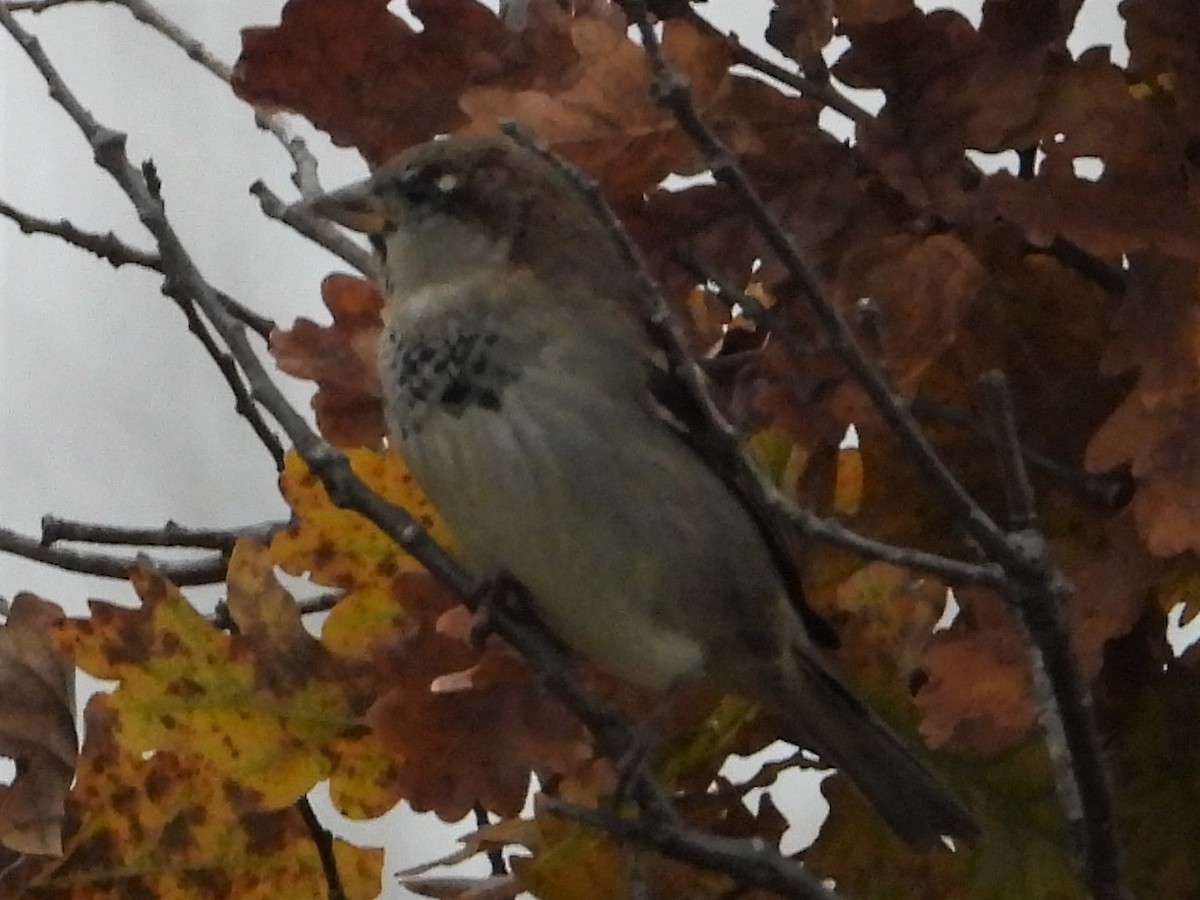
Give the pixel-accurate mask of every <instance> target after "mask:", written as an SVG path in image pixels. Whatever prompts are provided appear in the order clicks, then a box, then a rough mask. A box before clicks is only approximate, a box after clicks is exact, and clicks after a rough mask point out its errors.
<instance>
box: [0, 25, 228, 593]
mask: <svg viewBox="0 0 1200 900" xmlns="http://www.w3.org/2000/svg"><path fill="white" fill-rule="evenodd" d="M2 16H3V12H0V17H2ZM0 552H4V553H11V554H13V555H14V556H20V557H23V558H25V559H31V560H33V561H35V562H40V563H45V564H46V565H50V566H54V567H56V568H59V569H65V570H66V571H68V572H80V573H82V574H84V575H98V576H100V577H101V578H121V579H126V578H128V577H129V570H130V569H132V568H133V567H134V566H136V565H145V564H146V562H147V561H146V559H145V558H144V557H135V556H109V555H107V554H103V553H84V552H82V551H78V550H67V549H64V548H61V547H50V546H47V545H46V544H44V543H43V542H42V541H40V540H39V539H37V538H32V537H27V536H25V535H23V534H19V533H18V532H15V531H11V530H10V529H8V528H0ZM150 564H151V565H153V566H154V568H156V569H158V571H160V572H162V574H163V575H164V576H165V577H167V578H169V579H170V580H171V581H172V582H174V583H175V584H177V585H180V586H194V585H201V584H217V583H219V582H221V581H224V580H225V569H226V566H227V564H228V559H227V558H226V557H225V555H224V554H223V553H219V554H216V555H212V556H205V557H204V558H203V559H198V560H191V561H187V562H174V561H167V560H158V561H151V562H150Z"/></svg>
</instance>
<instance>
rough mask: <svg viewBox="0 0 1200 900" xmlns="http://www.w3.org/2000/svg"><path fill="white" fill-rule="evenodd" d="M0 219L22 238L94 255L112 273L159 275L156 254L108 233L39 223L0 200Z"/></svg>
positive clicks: (62, 221)
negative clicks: (131, 270) (136, 269)
mask: <svg viewBox="0 0 1200 900" xmlns="http://www.w3.org/2000/svg"><path fill="white" fill-rule="evenodd" d="M0 216H4V217H5V218H6V219H11V220H12V221H14V222H16V223H17V227H18V228H20V229H21V232H22V234H48V235H52V236H54V237H57V238H61V239H62V240H64V241H66V242H67V243H68V244H71V245H72V246H74V247H78V248H80V249H81V250H86V251H88V253H94V254H95V255H96V256H98V257H100V258H101V259H103V260H105V261H106V262H108V263H109V265H111V266H112V267H113V268H114V269H117V268H120V267H121V266H126V265H130V266H141V267H143V268H146V269H153V270H154V271H156V272H161V271H162V260H161V259H159V258H158V255H157V254H154V253H148V252H147V251H145V250H139V249H137V248H136V247H131V246H129V245H128V244H126V243H125V242H124V241H122V240H121V239H120V238H119V237H117V236H116V235H115V234H114V233H113V232H111V231H109V232H107V233H106V234H97V233H96V232H92V231H84V230H83V229H82V228H78V227H76V226H75V225H73V224H71V222H69V221H68V220H66V219H59V220H58V221H57V222H53V221H51V220H50V219H42V218H39V217H38V216H33V215H30V214H29V213H24V212H21V211H20V210H19V209H17V208H16V207H13V206H9V205H8V204H7V203H5V202H4V201H3V200H0Z"/></svg>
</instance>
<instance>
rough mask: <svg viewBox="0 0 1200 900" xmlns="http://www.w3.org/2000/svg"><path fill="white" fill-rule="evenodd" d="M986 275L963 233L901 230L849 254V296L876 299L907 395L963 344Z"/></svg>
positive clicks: (890, 366) (891, 365)
mask: <svg viewBox="0 0 1200 900" xmlns="http://www.w3.org/2000/svg"><path fill="white" fill-rule="evenodd" d="M984 279H985V273H984V269H983V266H982V265H981V264H980V262H979V260H978V259H977V258H976V257H975V254H974V253H973V252H972V250H971V248H970V247H968V246H967V245H966V244H965V243H963V242H962V241H961V240H959V239H958V238H956V237H953V236H952V235H934V236H932V237H928V238H913V237H909V236H907V235H897V236H895V237H892V238H888V239H885V240H884V241H882V242H880V243H879V244H874V245H859V246H858V247H856V248H855V249H854V250H853V251H852V252H850V253H848V254H847V255H846V256H845V257H844V260H843V264H842V271H841V273H840V277H839V283H840V284H841V285H842V290H843V291H844V292H845V294H846V296H847V297H848V298H850V297H854V298H857V297H868V298H870V300H871V301H872V302H873V303H874V304H875V307H876V310H877V312H878V315H879V317H880V321H879V332H880V338H881V342H882V345H883V346H882V350H883V352H884V360H883V361H884V364H885V365H886V367H887V370H888V374H889V375H890V376H891V377H892V378H893V379H894V380H895V382H896V387H897V388H898V389H899V390H900V391H901V393H903V394H905V395H907V396H914V395H915V394H916V393H917V390H918V388H919V386H920V383H921V379H922V376H923V375H924V373H925V372H926V370H928V369H929V368H930V367H931V366H932V365H933V364H934V363H935V362H937V361H938V359H939V357H941V355H942V354H944V353H945V352H946V351H947V350H948V349H950V348H951V347H952V346H953V345H954V344H955V343H956V342H957V340H958V336H959V330H960V329H961V328H962V327H963V326H964V325H965V324H966V323H967V322H968V320H969V318H970V317H971V316H972V314H973V313H974V311H975V310H974V307H975V305H976V304H977V301H978V300H979V295H980V293H981V291H982V290H983V287H984Z"/></svg>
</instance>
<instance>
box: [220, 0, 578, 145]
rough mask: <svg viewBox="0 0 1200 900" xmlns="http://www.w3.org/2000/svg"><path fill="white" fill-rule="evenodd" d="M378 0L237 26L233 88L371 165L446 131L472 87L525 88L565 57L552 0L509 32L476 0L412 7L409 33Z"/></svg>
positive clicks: (307, 1)
mask: <svg viewBox="0 0 1200 900" xmlns="http://www.w3.org/2000/svg"><path fill="white" fill-rule="evenodd" d="M387 7H388V4H387V0H288V3H287V4H286V5H285V7H284V9H283V15H282V18H281V21H280V24H279V25H277V26H275V27H271V28H247V29H244V30H243V32H242V53H241V56H240V57H239V58H238V61H237V65H236V66H235V68H234V74H233V87H234V91H235V92H236V93H237V95H238V96H239V97H241V98H242V99H243V100H246V101H248V102H250V103H253V104H255V105H256V106H260V107H265V108H268V109H290V110H293V111H295V112H298V113H300V114H302V115H304V116H305V117H307V118H308V119H309V120H310V121H312V123H313V124H314V125H316V126H317V127H318V128H320V129H322V130H323V131H326V132H328V133H329V135H330V136H331V137H332V138H333V140H334V143H336V144H338V145H340V146H352V147H357V148H358V150H359V151H360V152H361V153H362V154H363V156H364V157H366V159H367V161H368V162H370V163H371V164H372V165H379V164H381V163H383V162H386V161H387V160H388V159H390V158H391V157H392V156H394V155H395V154H396V153H399V152H400V151H401V150H403V149H405V148H407V147H410V146H412V145H413V144H417V143H420V142H422V141H426V140H429V139H430V138H432V137H434V136H435V135H437V134H440V133H445V132H449V131H454V130H456V129H458V128H460V127H461V126H462V125H464V124H465V123H466V121H467V117H466V116H465V115H464V114H463V112H462V110H461V109H460V108H459V105H458V100H459V96H460V95H461V94H462V92H463V91H464V90H465V89H466V88H467V87H468V86H471V85H479V84H498V85H502V86H505V87H509V88H524V87H531V86H533V85H534V84H535V83H536V82H537V81H538V79H539V78H541V77H542V73H544V72H552V73H555V72H556V73H562V72H569V71H571V70H572V68H573V66H574V65H575V52H574V50H573V48H572V47H571V44H570V41H569V39H568V37H567V35H566V34H565V33H564V31H563V29H562V28H561V26H560V25H559V24H558V23H559V22H560V21H561V20H562V18H563V15H562V14H561V13H559V12H558V9H557V6H556V4H554V3H553V0H539V2H534V3H533V4H532V7H533V20H534V22H535V23H537V25H538V27H531V28H527V29H525V30H522V31H512V30H510V29H508V28H506V27H505V26H504V24H503V23H502V22H501V21H500V20H499V19H498V18H497V17H496V15H495V13H493V12H492V11H491V10H489V9H488V8H487V7H485V6H483V5H482V4H480V3H477V2H475V0H412V2H410V4H409V8H410V9H411V10H412V12H413V14H414V15H415V16H416V17H417V18H418V19H420V20H421V23H422V25H423V26H424V27H423V28H422V30H421V31H419V32H418V31H414V30H413V29H412V28H410V27H409V26H408V25H407V24H406V23H405V22H404V21H403V20H402V19H400V18H399V17H397V16H395V15H393V14H392V13H390V12H389V11H388V8H387Z"/></svg>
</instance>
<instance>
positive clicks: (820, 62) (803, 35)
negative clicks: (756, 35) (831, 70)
mask: <svg viewBox="0 0 1200 900" xmlns="http://www.w3.org/2000/svg"><path fill="white" fill-rule="evenodd" d="M766 37H767V43H768V44H770V45H771V46H772V47H774V48H775V49H776V50H778V51H779V52H780V53H782V54H783V55H784V56H790V57H791V58H792V59H794V60H796V62H798V63H800V68H801V69H802V70H803V71H804V72H805V74H807V75H809V76H816V77H821V76H823V75H824V74H825V60H824V59H823V58H822V56H821V48H823V47H824V46H825V45H826V44H828V43H829V42H830V41H831V40H832V39H833V0H775V6H774V8H773V9H772V10H771V20H770V24H768V25H767V35H766Z"/></svg>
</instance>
